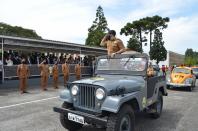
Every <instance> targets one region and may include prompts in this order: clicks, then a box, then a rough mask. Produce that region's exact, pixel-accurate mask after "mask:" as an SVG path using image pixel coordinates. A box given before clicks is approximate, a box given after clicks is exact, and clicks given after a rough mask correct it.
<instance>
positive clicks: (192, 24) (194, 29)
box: [164, 16, 198, 54]
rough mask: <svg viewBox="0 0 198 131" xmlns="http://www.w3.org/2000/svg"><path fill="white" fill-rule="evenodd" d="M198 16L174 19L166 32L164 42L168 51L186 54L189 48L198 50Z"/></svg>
mask: <svg viewBox="0 0 198 131" xmlns="http://www.w3.org/2000/svg"><path fill="white" fill-rule="evenodd" d="M197 23H198V16H193V17H180V18H176V19H172V22H170V24H169V27H168V29H167V30H166V31H165V32H164V41H165V42H166V43H165V44H166V47H167V49H168V50H174V51H177V52H179V53H182V54H184V53H185V50H186V49H187V48H193V49H194V50H198V46H197V43H196V41H197V34H198V25H197Z"/></svg>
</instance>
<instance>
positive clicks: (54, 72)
mask: <svg viewBox="0 0 198 131" xmlns="http://www.w3.org/2000/svg"><path fill="white" fill-rule="evenodd" d="M52 76H53V80H54V88H55V89H58V62H56V63H55V64H54V66H53V68H52Z"/></svg>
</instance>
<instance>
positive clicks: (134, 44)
mask: <svg viewBox="0 0 198 131" xmlns="http://www.w3.org/2000/svg"><path fill="white" fill-rule="evenodd" d="M127 48H129V49H132V50H134V51H137V52H142V48H141V43H140V41H139V40H138V38H137V37H136V36H135V35H133V37H132V38H130V39H129V41H128V44H127Z"/></svg>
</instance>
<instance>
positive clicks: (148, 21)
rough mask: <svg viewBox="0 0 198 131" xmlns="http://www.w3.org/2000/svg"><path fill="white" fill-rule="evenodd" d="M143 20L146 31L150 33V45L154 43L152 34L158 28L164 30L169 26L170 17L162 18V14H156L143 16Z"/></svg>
mask: <svg viewBox="0 0 198 131" xmlns="http://www.w3.org/2000/svg"><path fill="white" fill-rule="evenodd" d="M142 21H145V29H144V30H145V31H148V32H149V34H150V46H151V43H152V34H153V31H154V30H156V29H159V30H163V29H166V28H167V27H168V24H167V23H168V22H169V21H170V19H169V18H168V17H165V18H162V17H161V16H158V15H155V16H153V17H146V18H143V19H142Z"/></svg>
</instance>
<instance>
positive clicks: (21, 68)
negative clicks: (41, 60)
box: [17, 64, 29, 78]
mask: <svg viewBox="0 0 198 131" xmlns="http://www.w3.org/2000/svg"><path fill="white" fill-rule="evenodd" d="M17 75H18V77H19V78H27V77H28V75H29V68H28V66H27V65H25V64H20V65H18V67H17Z"/></svg>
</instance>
